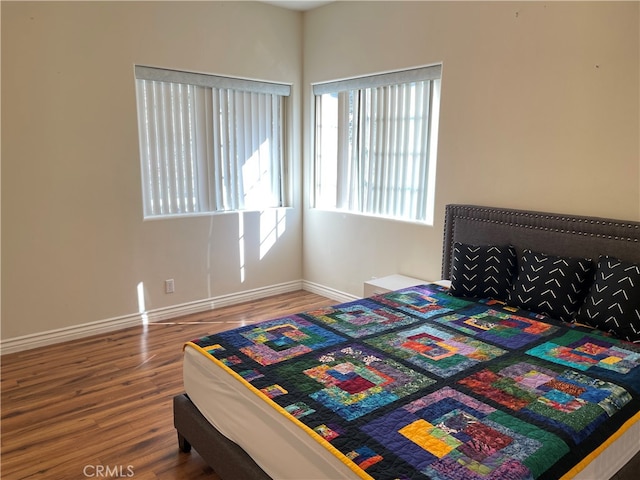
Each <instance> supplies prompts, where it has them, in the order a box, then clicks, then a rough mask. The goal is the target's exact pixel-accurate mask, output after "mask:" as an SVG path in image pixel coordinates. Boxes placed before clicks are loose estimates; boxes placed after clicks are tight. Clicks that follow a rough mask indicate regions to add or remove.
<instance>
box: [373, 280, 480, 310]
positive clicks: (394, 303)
mask: <svg viewBox="0 0 640 480" xmlns="http://www.w3.org/2000/svg"><path fill="white" fill-rule="evenodd" d="M374 299H375V301H377V302H380V303H383V304H385V305H388V306H390V307H393V308H395V309H397V310H400V311H402V312H405V313H409V314H411V315H415V316H416V317H419V318H431V317H433V316H435V315H441V314H443V313H448V312H451V311H453V310H455V309H458V308H464V307H466V306H469V305H471V304H472V303H473V302H471V301H468V300H463V299H462V298H459V297H454V296H452V295H449V294H447V293H446V290H445V289H443V288H442V287H439V286H437V285H419V286H416V287H409V288H405V289H403V290H398V291H395V292H390V293H385V294H383V295H379V296H377V297H374Z"/></svg>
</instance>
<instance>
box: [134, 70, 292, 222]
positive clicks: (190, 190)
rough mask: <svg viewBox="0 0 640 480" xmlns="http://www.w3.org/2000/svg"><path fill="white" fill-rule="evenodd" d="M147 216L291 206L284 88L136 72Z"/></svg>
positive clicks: (190, 75)
mask: <svg viewBox="0 0 640 480" xmlns="http://www.w3.org/2000/svg"><path fill="white" fill-rule="evenodd" d="M135 77H136V93H137V102H138V130H139V140H140V160H141V169H142V192H143V204H144V217H145V218H152V217H163V216H173V215H193V214H200V213H207V212H227V211H234V210H264V209H265V208H271V207H282V206H285V198H286V192H285V171H286V169H285V155H284V150H285V148H284V130H285V128H284V126H285V99H286V97H287V96H288V95H289V94H290V90H291V87H290V86H289V85H285V84H276V83H268V82H260V81H253V80H245V79H237V78H230V77H221V76H216V75H205V74H200V73H190V72H181V71H176V70H166V69H159V68H150V67H143V66H137V65H136V67H135Z"/></svg>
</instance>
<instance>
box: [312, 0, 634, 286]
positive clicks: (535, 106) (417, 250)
mask: <svg viewBox="0 0 640 480" xmlns="http://www.w3.org/2000/svg"><path fill="white" fill-rule="evenodd" d="M638 7H639V3H638V2H619V3H615V2H603V3H594V2H567V3H557V2H530V3H529V2H513V3H510V2H509V3H508V2H469V3H466V2H465V3H463V2H406V3H404V2H402V3H401V2H337V3H333V4H330V5H327V6H325V7H323V8H320V9H317V10H314V11H312V12H309V13H307V14H306V15H305V18H304V20H305V21H304V45H305V49H304V80H305V84H306V85H308V84H310V83H313V82H319V81H325V80H332V79H337V78H345V77H352V76H357V75H363V74H369V73H376V72H381V71H387V70H393V69H400V68H406V67H411V66H418V65H427V64H431V63H437V62H442V63H443V76H442V100H441V114H440V135H439V146H438V163H437V174H436V221H435V225H434V226H433V227H426V226H419V225H412V224H408V223H399V222H392V221H385V220H375V219H371V218H364V217H358V216H354V215H346V214H341V213H332V212H323V211H317V210H313V209H309V208H306V209H305V212H304V276H305V279H306V280H308V281H311V282H315V283H318V284H322V285H327V286H330V287H332V288H335V289H337V290H340V291H343V292H349V293H352V294H359V293H361V292H362V282H363V281H364V280H366V279H368V278H371V277H373V276H378V277H379V276H383V275H387V274H391V273H403V274H406V275H412V276H416V277H418V278H422V279H435V278H439V276H440V262H441V251H442V227H443V213H444V207H445V205H446V204H448V203H474V204H480V205H492V206H503V207H512V208H525V209H534V210H542V211H552V212H564V213H575V214H585V215H593V216H605V217H614V218H621V219H630V220H640V152H639V148H640V138H639V135H640V134H639V132H640V122H639V109H640V99H639V85H640V76H639V68H640V64H639V58H640V51H639V44H640V32H639V28H638V24H639V18H640V11H639V8H638ZM307 98H308V97H305V103H304V105H305V109H306V111H305V113H304V120H305V122H306V126H308V125H310V124H311V108H310V105H311V103H310V101H308V100H307ZM305 135H306V136H305V165H306V170H305V173H306V178H307V179H309V177H310V171H311V148H310V146H311V141H310V137H309V131H308V130H307V129H306V128H305Z"/></svg>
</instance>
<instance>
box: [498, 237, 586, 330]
mask: <svg viewBox="0 0 640 480" xmlns="http://www.w3.org/2000/svg"><path fill="white" fill-rule="evenodd" d="M592 269H593V264H592V262H591V260H589V259H587V258H570V257H556V256H552V255H547V254H545V253H538V252H533V251H531V250H524V252H523V253H522V258H521V262H520V268H519V272H518V276H517V278H516V280H515V282H514V284H513V289H512V290H511V292H510V293H509V300H508V302H507V303H509V304H510V305H515V306H517V307H520V308H524V309H525V310H530V311H532V312H536V313H540V314H543V315H547V316H549V317H553V318H557V319H560V320H564V321H566V322H569V321H572V320H573V317H574V316H575V314H576V313H577V311H578V308H580V305H581V303H582V300H583V299H584V297H585V295H586V293H587V290H588V288H589V284H590V282H591V280H592V273H591V272H592Z"/></svg>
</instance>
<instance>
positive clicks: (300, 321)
mask: <svg viewBox="0 0 640 480" xmlns="http://www.w3.org/2000/svg"><path fill="white" fill-rule="evenodd" d="M189 345H190V346H192V347H194V348H196V349H197V350H199V351H200V352H201V353H202V354H203V355H206V356H207V357H209V358H210V359H211V360H212V361H214V362H216V363H218V364H220V365H223V366H224V368H225V369H228V370H230V371H233V372H235V374H237V376H238V378H239V379H241V381H242V382H243V383H244V384H245V385H246V386H247V388H249V389H251V390H252V391H253V392H255V393H256V394H257V395H259V396H261V397H263V398H264V399H265V401H267V402H269V403H271V404H272V405H273V406H274V408H277V409H279V410H280V411H281V412H282V413H283V414H284V415H285V416H286V417H287V418H289V419H290V420H291V421H293V422H294V423H298V424H299V425H303V428H304V429H305V430H306V431H307V432H308V433H309V434H310V435H312V436H313V437H314V438H316V440H317V441H318V442H319V443H320V444H322V445H324V446H325V447H328V448H329V449H330V450H331V451H333V452H334V453H337V454H338V455H341V456H343V457H346V458H348V459H349V461H348V462H347V463H348V464H349V465H350V466H351V467H352V469H353V470H354V471H355V472H356V473H358V474H359V475H360V476H361V477H362V478H376V479H425V478H430V479H438V480H473V479H477V480H480V479H482V480H489V479H509V480H516V479H533V478H541V479H556V478H560V477H562V476H563V475H565V474H568V475H567V476H571V474H572V473H575V472H576V471H577V470H579V469H580V468H581V465H584V464H586V463H588V462H589V461H590V460H591V458H593V457H594V456H595V455H597V453H595V452H597V449H598V447H599V446H600V445H602V444H604V442H606V441H607V440H608V439H610V438H611V437H615V436H616V435H619V434H621V433H622V432H623V431H625V430H626V429H628V428H629V427H630V426H631V425H632V424H633V423H634V422H636V421H638V420H640V413H639V411H640V345H637V344H632V343H627V342H623V341H620V340H617V339H614V338H612V337H609V336H606V335H605V334H602V333H599V332H597V331H595V330H591V329H588V328H583V327H580V326H576V325H570V324H566V323H563V322H560V321H556V320H553V319H551V318H548V317H544V316H541V315H535V314H532V313H530V312H526V311H523V310H515V309H510V308H508V307H504V306H503V305H501V304H499V303H497V302H495V301H488V300H487V301H480V302H475V301H470V300H469V299H464V298H459V297H453V296H451V295H449V294H448V293H447V290H446V289H445V288H444V287H440V286H437V285H421V286H416V287H410V288H407V289H403V290H399V291H396V292H391V293H387V294H383V295H379V296H375V297H371V298H366V299H361V300H357V301H354V302H349V303H345V304H341V305H337V306H333V307H327V308H321V309H318V310H314V311H308V312H305V313H300V314H297V315H289V316H286V317H283V318H278V319H274V320H268V321H265V322H262V323H258V324H253V325H249V326H245V327H241V328H238V329H235V330H231V331H227V332H222V333H218V334H216V335H211V336H207V337H203V338H199V339H197V340H193V341H192V342H189ZM330 447H334V448H330ZM343 460H344V458H343Z"/></svg>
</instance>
